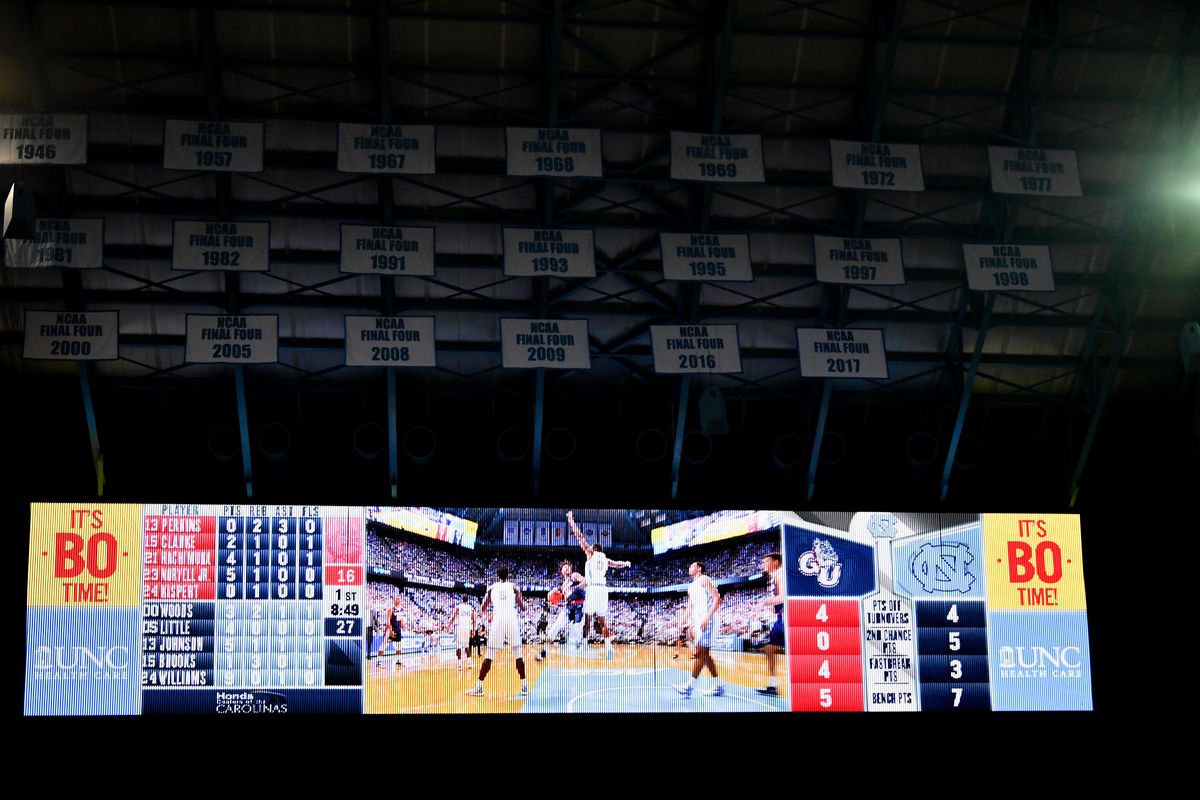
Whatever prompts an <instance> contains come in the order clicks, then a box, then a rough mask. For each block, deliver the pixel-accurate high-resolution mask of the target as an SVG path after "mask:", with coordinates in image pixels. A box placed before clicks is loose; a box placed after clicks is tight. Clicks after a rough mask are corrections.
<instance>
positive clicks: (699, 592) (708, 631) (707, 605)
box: [675, 561, 725, 697]
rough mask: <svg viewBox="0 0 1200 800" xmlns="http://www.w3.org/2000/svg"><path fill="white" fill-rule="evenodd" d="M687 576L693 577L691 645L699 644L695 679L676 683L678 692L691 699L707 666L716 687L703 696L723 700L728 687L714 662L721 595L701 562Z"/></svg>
mask: <svg viewBox="0 0 1200 800" xmlns="http://www.w3.org/2000/svg"><path fill="white" fill-rule="evenodd" d="M688 574H689V575H691V576H692V585H691V586H689V587H688V602H687V612H686V615H687V619H688V628H689V629H690V630H691V634H692V642H693V643H694V644H695V645H696V663H695V664H693V665H692V676H691V677H690V678H688V681H687V683H677V684H675V691H677V692H679V693H680V694H681V695H683V696H684V697H691V696H692V691H693V690H694V689H695V688H696V679H697V678H699V677H700V671H701V670H702V669H704V667H708V671H709V673H711V674H712V676H713V685H712V687H710V688H708V689H705V690H704V694H707V695H712V696H714V697H720V696H721V695H723V694H725V687H723V686H721V679H720V678H718V677H717V665H716V664H714V663H713V658H712V652H711V650H712V645H713V637H714V635H715V634H716V630H717V609H718V608H720V606H721V593H720V592H718V591H717V587H716V585H715V584H714V583H713V582H712V578H710V577H708V576H707V575H705V574H704V565H703V564H701V563H700V562H699V561H693V562H692V563H691V565H690V566H689V567H688Z"/></svg>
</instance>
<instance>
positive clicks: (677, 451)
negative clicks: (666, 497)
mask: <svg viewBox="0 0 1200 800" xmlns="http://www.w3.org/2000/svg"><path fill="white" fill-rule="evenodd" d="M691 388H692V376H691V375H684V376H683V377H682V378H681V379H680V381H679V408H678V410H677V411H676V414H675V446H674V448H673V450H672V455H671V499H672V500H674V499H675V498H677V497H679V462H680V461H681V460H682V458H683V429H684V425H685V424H686V423H687V411H688V394H689V392H690V391H691Z"/></svg>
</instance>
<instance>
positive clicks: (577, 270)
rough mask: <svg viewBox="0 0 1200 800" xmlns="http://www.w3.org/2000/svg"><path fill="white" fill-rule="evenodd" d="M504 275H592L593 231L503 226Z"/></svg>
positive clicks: (522, 276) (590, 276) (574, 276)
mask: <svg viewBox="0 0 1200 800" xmlns="http://www.w3.org/2000/svg"><path fill="white" fill-rule="evenodd" d="M503 233H504V274H505V275H508V276H509V277H519V278H524V277H542V276H550V277H554V278H594V277H596V246H595V233H594V232H593V231H591V230H579V229H570V230H567V229H558V228H505V229H504V231H503Z"/></svg>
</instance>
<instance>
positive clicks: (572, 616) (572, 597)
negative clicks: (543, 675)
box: [537, 561, 587, 661]
mask: <svg viewBox="0 0 1200 800" xmlns="http://www.w3.org/2000/svg"><path fill="white" fill-rule="evenodd" d="M558 574H559V575H560V576H561V577H562V586H561V591H562V596H563V601H562V606H561V607H560V608H559V610H558V616H557V617H555V618H554V623H553V624H552V625H551V626H550V630H549V631H548V632H547V633H546V638H545V640H544V641H543V642H542V652H541V653H539V654H538V657H537V660H538V661H541V660H542V659H544V658H545V657H546V643H548V642H552V641H554V640H555V639H556V638H558V635H559V634H560V633H562V632H563V631H564V630H565V631H567V646H568V647H578V646H579V644H580V643H581V642H582V641H583V604H584V602H585V600H586V598H587V594H586V592H587V579H585V578H584V577H583V576H582V575H580V574H579V573H578V572H576V571H575V565H574V564H572V563H571V562H570V561H564V562H562V564H560V565H559V567H558ZM568 626H569V627H568Z"/></svg>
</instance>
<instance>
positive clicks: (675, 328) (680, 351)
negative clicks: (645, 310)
mask: <svg viewBox="0 0 1200 800" xmlns="http://www.w3.org/2000/svg"><path fill="white" fill-rule="evenodd" d="M650 343H651V346H652V348H653V351H654V371H655V372H658V373H661V374H664V375H682V374H684V373H691V372H704V373H713V372H721V373H731V372H741V371H742V354H741V352H740V350H739V349H738V329H737V325H704V324H696V325H651V326H650Z"/></svg>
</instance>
